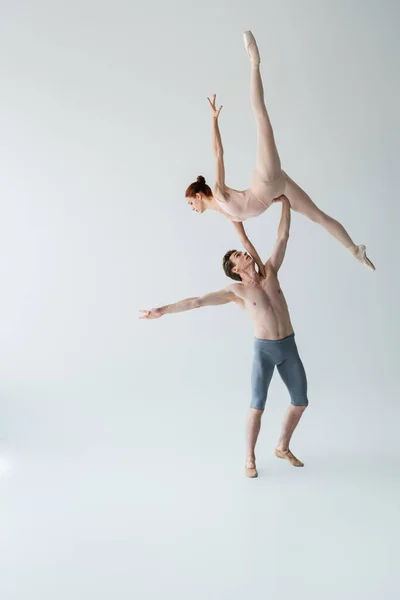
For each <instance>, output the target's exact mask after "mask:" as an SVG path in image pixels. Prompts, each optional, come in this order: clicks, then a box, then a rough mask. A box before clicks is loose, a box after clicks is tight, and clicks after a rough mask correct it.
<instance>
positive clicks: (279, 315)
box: [229, 267, 293, 340]
mask: <svg viewBox="0 0 400 600" xmlns="http://www.w3.org/2000/svg"><path fill="white" fill-rule="evenodd" d="M229 289H230V290H231V291H232V292H233V293H234V294H235V296H236V297H237V303H238V305H240V306H241V307H242V308H244V310H245V311H246V312H247V313H248V315H249V316H250V318H251V319H252V321H253V323H254V334H255V336H256V337H258V338H260V339H263V340H280V339H282V338H284V337H287V336H288V335H290V334H291V333H293V327H292V323H291V321H290V315H289V310H288V307H287V304H286V300H285V296H284V295H283V292H282V290H281V287H280V285H279V281H278V278H277V276H276V274H275V271H274V270H273V269H272V268H271V267H267V272H266V277H265V279H262V278H260V280H259V283H255V284H253V283H235V284H233V285H231V286H229Z"/></svg>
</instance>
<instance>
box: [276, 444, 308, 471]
mask: <svg viewBox="0 0 400 600" xmlns="http://www.w3.org/2000/svg"><path fill="white" fill-rule="evenodd" d="M274 454H275V456H277V457H278V458H284V459H286V460H288V461H289V462H290V464H291V465H293V466H294V467H304V463H302V462H301V460H299V459H298V458H296V457H295V456H294V454H292V453H291V452H290V450H285V451H283V450H278V448H275V450H274Z"/></svg>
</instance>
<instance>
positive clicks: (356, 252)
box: [351, 244, 376, 271]
mask: <svg viewBox="0 0 400 600" xmlns="http://www.w3.org/2000/svg"><path fill="white" fill-rule="evenodd" d="M351 253H352V255H353V256H355V258H356V259H357V260H359V261H360V262H361V263H362V264H363V265H365V266H366V267H368V269H371V271H375V270H376V269H375V265H374V263H373V262H372V261H370V260H369V258H368V256H367V252H366V248H365V246H364V245H363V244H361V245H360V246H354V249H351Z"/></svg>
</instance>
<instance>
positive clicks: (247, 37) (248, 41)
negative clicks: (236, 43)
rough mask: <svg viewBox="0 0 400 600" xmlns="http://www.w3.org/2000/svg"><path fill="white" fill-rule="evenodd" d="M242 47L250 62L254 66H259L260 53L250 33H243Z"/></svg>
mask: <svg viewBox="0 0 400 600" xmlns="http://www.w3.org/2000/svg"><path fill="white" fill-rule="evenodd" d="M243 41H244V47H245V48H246V52H247V54H248V56H249V58H250V61H251V62H252V63H253V64H255V65H259V64H260V53H259V51H258V46H257V42H256V40H255V37H254V35H253V34H252V33H251V31H245V32H244V34H243Z"/></svg>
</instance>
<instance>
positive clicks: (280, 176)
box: [185, 31, 375, 275]
mask: <svg viewBox="0 0 400 600" xmlns="http://www.w3.org/2000/svg"><path fill="white" fill-rule="evenodd" d="M244 44H245V48H246V50H247V54H248V56H249V58H250V63H251V77H250V103H251V106H252V109H253V113H254V117H255V120H256V126H257V138H258V143H257V162H256V168H255V169H254V171H253V173H252V176H251V182H250V187H249V188H248V189H247V190H234V189H232V188H230V187H228V186H227V185H226V183H225V166H224V150H223V146H222V140H221V134H220V131H219V127H218V118H219V115H220V112H221V109H222V106H220V107H219V108H218V107H217V104H216V96H215V94H214V96H213V97H212V99H210V98H208V102H209V104H210V107H211V111H212V119H213V150H214V155H215V159H216V176H215V184H214V186H213V189H211V188H210V186H209V185H207V183H206V180H205V178H204V177H203V176H202V175H200V176H199V177H198V178H197V181H195V182H193V183H191V184H190V185H189V187H188V188H187V190H186V194H185V196H186V198H187V200H188V203H189V205H190V206H191V207H192V209H193V210H194V211H196V212H199V213H203V212H204V211H205V210H207V209H209V210H216V211H218V212H220V213H221V214H223V215H224V216H225V217H227V218H228V219H229V220H230V221H232V223H233V225H234V227H235V229H236V231H237V233H238V235H239V238H240V240H241V242H242V245H243V247H244V248H245V249H246V250H247V252H248V253H249V254H250V255H251V256H252V257H253V259H254V260H255V262H256V263H257V265H258V268H259V271H260V273H261V274H262V275H265V269H264V265H263V262H262V260H261V258H260V257H259V255H258V254H257V251H256V249H255V248H254V246H253V244H252V243H251V241H250V240H249V238H248V237H247V234H246V231H245V229H244V226H243V221H245V220H246V219H249V218H251V217H257V216H258V215H260V214H261V213H263V212H265V211H266V210H267V208H269V207H270V206H271V204H272V203H273V202H274V200H277V199H279V198H280V197H282V196H285V197H286V198H287V200H288V201H289V204H290V207H291V208H292V210H294V211H296V212H299V213H301V214H303V215H304V216H306V217H308V218H309V219H311V221H314V222H316V223H319V224H320V225H322V227H324V228H325V229H326V230H327V231H328V232H329V233H330V234H331V235H333V236H334V237H335V238H336V239H337V240H338V241H339V242H340V243H341V244H343V246H344V247H345V248H347V249H348V250H349V251H350V253H351V254H352V255H353V256H354V257H355V258H356V259H357V260H359V261H360V262H361V263H363V264H364V265H366V266H367V267H369V268H370V269H371V270H373V271H374V270H375V266H374V264H373V263H372V262H371V261H370V260H369V258H368V257H367V254H366V247H365V246H364V245H358V246H357V245H356V244H355V243H354V242H353V240H352V239H351V237H350V236H349V234H348V233H347V231H346V230H345V228H344V227H343V225H342V224H341V223H339V222H338V221H336V220H335V219H333V218H332V217H330V216H329V215H327V214H326V213H324V212H323V211H322V210H320V209H319V208H318V206H316V204H314V202H313V201H312V200H311V198H310V196H308V194H306V192H304V190H302V189H301V188H300V187H299V186H298V185H297V183H295V182H294V181H293V180H292V179H291V178H290V177H289V176H288V175H287V174H286V173H285V171H283V170H282V168H281V161H280V158H279V154H278V150H277V148H276V144H275V139H274V133H273V130H272V126H271V122H270V120H269V116H268V112H267V109H266V106H265V101H264V89H263V84H262V80H261V74H260V54H259V50H258V47H257V43H256V40H255V38H254V36H253V34H252V33H251V31H246V32H245V33H244Z"/></svg>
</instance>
